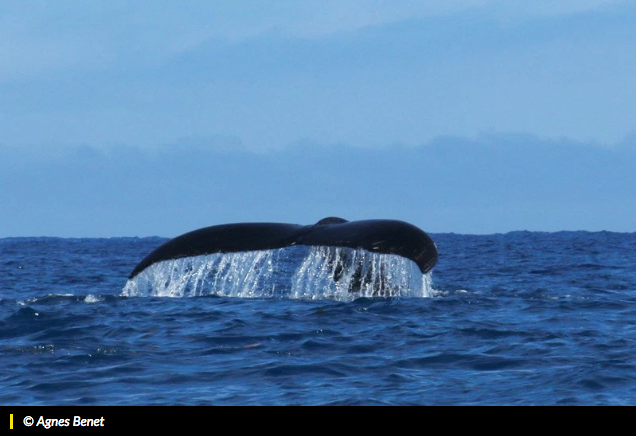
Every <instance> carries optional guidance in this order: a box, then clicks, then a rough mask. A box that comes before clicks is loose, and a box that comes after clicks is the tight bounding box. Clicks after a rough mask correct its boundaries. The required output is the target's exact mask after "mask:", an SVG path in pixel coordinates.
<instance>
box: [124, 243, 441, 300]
mask: <svg viewBox="0 0 636 436" xmlns="http://www.w3.org/2000/svg"><path fill="white" fill-rule="evenodd" d="M123 295H124V296H156V297H176V298H181V297H195V296H204V295H216V296H221V297H239V298H272V297H274V298H292V299H314V300H315V299H325V298H327V299H335V300H338V301H350V300H353V299H355V298H360V297H385V296H391V297H404V296H409V297H430V296H432V295H433V288H432V281H431V275H430V273H429V274H426V275H423V274H422V273H421V271H420V270H419V268H418V267H417V265H416V264H415V262H413V261H411V260H409V259H406V258H403V257H401V256H397V255H389V254H379V253H371V252H368V251H366V250H354V249H350V248H342V247H305V246H296V247H288V248H281V249H276V250H263V251H248V252H241V253H219V254H210V255H207V256H196V257H186V258H182V259H173V260H167V261H163V262H159V263H156V264H154V265H151V266H150V267H148V268H147V269H145V270H144V271H142V272H141V273H140V274H139V275H137V276H136V277H135V278H133V279H132V280H129V281H128V283H126V286H125V287H124V290H123Z"/></svg>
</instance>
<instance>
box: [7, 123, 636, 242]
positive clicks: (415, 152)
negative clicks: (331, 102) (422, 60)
mask: <svg viewBox="0 0 636 436" xmlns="http://www.w3.org/2000/svg"><path fill="white" fill-rule="evenodd" d="M232 144H234V145H236V146H237V147H236V148H235V147H233V146H232ZM240 144H241V143H240V140H239V139H237V138H231V137H229V138H220V139H219V138H212V139H210V140H209V141H206V140H205V139H203V138H200V139H197V140H196V141H192V140H189V141H182V142H181V143H178V144H173V145H166V146H164V147H161V148H157V149H154V150H148V149H145V148H140V147H132V146H119V147H107V148H100V147H93V146H74V147H61V146H59V145H58V146H56V147H46V146H41V147H35V146H34V147H19V148H18V147H11V146H8V145H4V146H2V145H0V186H1V187H2V189H0V205H2V208H1V212H0V237H9V236H67V237H98V236H151V235H159V236H174V235H176V234H179V233H181V232H185V231H188V230H191V229H193V228H198V227H202V226H206V225H213V224H220V223H225V222H240V221H279V222H296V223H311V222H315V221H317V220H318V219H320V218H322V217H325V216H332V215H336V216H342V217H345V218H348V219H366V218H395V219H403V220H406V221H410V222H413V223H416V224H417V225H419V226H421V227H422V228H424V229H426V230H428V231H431V232H455V233H496V232H507V231H512V230H537V231H558V230H590V231H598V230H610V231H621V232H633V231H636V221H635V218H634V217H636V200H635V199H636V171H634V168H636V136H630V137H627V138H626V139H625V140H624V141H622V142H621V143H620V144H618V145H616V146H614V147H601V146H596V145H594V144H583V143H578V142H576V141H568V140H547V139H546V140H542V139H539V138H537V137H534V136H524V135H482V136H480V137H478V138H473V139H468V138H459V137H444V138H438V139H436V140H433V141H431V142H430V143H427V144H425V145H422V146H419V147H400V146H392V147H385V148H376V149H370V148H354V147H348V146H343V145H332V146H316V145H312V146H304V147H303V146H302V145H298V146H295V147H290V148H287V149H285V150H279V151H272V152H269V153H254V152H250V151H247V150H245V149H243V148H241V146H240Z"/></svg>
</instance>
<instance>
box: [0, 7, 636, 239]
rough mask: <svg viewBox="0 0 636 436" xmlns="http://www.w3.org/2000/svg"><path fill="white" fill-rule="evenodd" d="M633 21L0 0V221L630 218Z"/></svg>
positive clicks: (571, 15) (3, 224)
mask: <svg viewBox="0 0 636 436" xmlns="http://www.w3.org/2000/svg"><path fill="white" fill-rule="evenodd" d="M634 23H636V5H635V4H634V2H631V1H620V0H616V1H612V0H605V1H604V0H590V1H586V0H578V1H569V0H568V1H542V0H539V1H533V2H528V1H515V0H507V1H493V0H474V1H453V0H450V1H445V2H439V1H408V0H405V1H400V2H389V1H378V0H371V1H329V0H327V1H321V2H313V1H306V2H292V1H278V2H262V1H241V0H239V1H234V2H210V1H182V2H174V1H163V0H157V1H153V2H127V1H122V0H114V1H110V2H85V1H79V0H65V1H56V2H50V1H46V0H40V1H29V0H20V1H13V0H8V1H3V2H2V5H0V159H1V160H0V169H1V170H2V175H0V207H1V209H0V237H5V236H32V235H38V236H40V235H48V236H133V235H138V236H146V235H163V236H173V235H175V234H178V233H180V232H183V231H187V230H191V229H192V228H194V227H200V226H204V225H211V224H217V223H222V222H233V221H263V220H267V221H288V222H299V223H307V222H312V221H315V220H318V219H320V218H322V217H323V216H327V215H341V216H344V217H346V218H349V219H364V218H382V217H390V218H398V219H405V220H408V221H411V222H414V223H415V224H418V225H420V226H421V227H422V228H424V229H426V230H430V231H435V232H457V233H493V232H505V231H510V230H526V229H527V230H546V231H556V230H580V229H583V230H614V231H634V230H635V229H634V227H636V226H635V224H636V220H635V219H634V217H635V216H636V204H635V200H633V198H636V195H635V194H636V192H634V191H635V188H634V186H636V185H635V184H634V182H635V181H636V180H634V177H633V176H632V175H631V173H632V172H633V171H630V169H631V168H636V166H635V165H634V164H636V160H635V158H634V155H635V153H634V149H635V148H636V145H635V143H636V135H635V132H636V125H635V123H634V121H635V118H634V114H635V113H636V26H635V25H634ZM468 156H471V160H470V161H468V160H467V157H468ZM203 163H206V164H207V166H204V165H203ZM417 186H419V189H415V187H417Z"/></svg>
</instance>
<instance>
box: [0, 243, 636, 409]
mask: <svg viewBox="0 0 636 436" xmlns="http://www.w3.org/2000/svg"><path fill="white" fill-rule="evenodd" d="M432 237H433V239H434V240H435V241H436V243H437V245H438V248H439V252H440V261H439V263H438V265H437V266H436V268H435V269H434V270H433V274H432V284H431V283H426V281H425V282H424V292H421V291H422V289H414V292H413V293H412V294H408V293H406V294H400V295H399V296H398V297H372V298H351V299H342V298H338V297H337V296H335V295H334V294H333V293H332V294H330V293H325V292H323V291H324V290H323V289H319V288H320V287H321V286H324V284H321V282H315V283H314V282H311V280H310V278H311V277H310V276H311V271H313V270H311V269H307V270H306V271H305V272H304V273H305V279H304V280H305V282H304V283H305V284H304V287H302V290H303V291H302V292H301V293H296V294H294V293H289V294H285V292H282V293H281V292H270V291H271V289H272V286H271V284H272V281H276V282H277V283H283V284H284V282H285V280H287V279H290V280H291V278H290V276H291V275H292V274H293V271H291V269H290V272H289V274H287V275H286V274H285V270H284V268H283V269H282V271H283V273H279V274H278V275H277V276H276V277H274V276H270V277H265V278H264V279H263V280H260V281H251V282H250V293H247V294H245V293H241V292H240V289H239V292H235V291H236V288H232V289H233V290H232V291H231V292H230V291H228V292H227V293H221V294H222V295H223V296H218V295H215V292H214V290H213V289H208V291H207V292H190V293H188V292H187V291H186V292H181V293H179V292H176V293H175V292H172V291H170V292H172V293H170V292H168V293H161V292H155V293H153V292H152V291H151V290H148V289H146V290H145V291H143V290H142V291H140V290H139V289H137V288H135V289H137V291H135V292H130V289H131V288H130V285H127V277H128V275H129V273H130V272H131V270H132V269H133V268H134V266H135V265H136V264H137V262H138V261H140V260H141V259H142V258H143V257H145V256H146V255H147V254H148V253H150V252H151V251H152V250H153V249H155V248H156V247H157V246H159V245H160V244H161V243H163V242H164V241H165V240H164V239H161V238H143V239H138V238H120V239H56V238H16V239H0V368H1V369H0V404H4V405H636V325H635V323H634V321H635V320H636V234H618V233H607V232H600V233H587V232H563V233H530V232H514V233H508V234H504V235H490V236H469V235H454V234H440V235H432ZM305 255H306V253H305V254H302V253H298V254H297V256H299V257H300V256H305ZM243 260H244V261H245V262H253V261H254V259H243ZM270 260H272V259H270ZM273 261H280V259H277V258H274V259H273ZM392 268H394V269H395V270H394V271H392V274H394V275H396V276H399V275H400V274H403V275H404V274H407V275H413V272H412V271H410V270H409V271H404V270H402V268H404V266H403V265H394V266H393V267H392ZM307 271H309V273H307ZM226 281H227V280H226ZM197 283H199V282H197ZM312 283H314V284H313V285H312ZM408 283H411V282H408ZM202 286H203V287H202V288H200V289H204V288H205V286H211V285H210V283H209V282H206V283H204V284H203V285H202ZM311 286H314V288H315V289H313V290H312V289H311ZM413 286H415V287H417V286H419V285H413ZM427 286H430V288H427ZM125 289H128V292H125ZM183 289H185V288H183ZM173 290H174V289H173ZM260 291H263V292H260ZM232 292H234V293H232Z"/></svg>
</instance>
